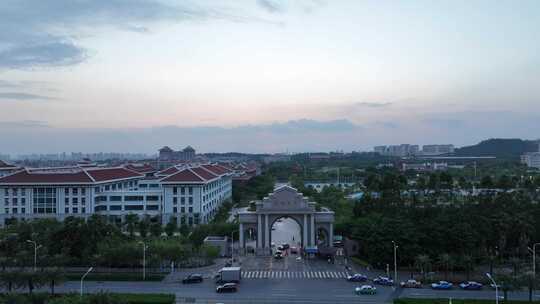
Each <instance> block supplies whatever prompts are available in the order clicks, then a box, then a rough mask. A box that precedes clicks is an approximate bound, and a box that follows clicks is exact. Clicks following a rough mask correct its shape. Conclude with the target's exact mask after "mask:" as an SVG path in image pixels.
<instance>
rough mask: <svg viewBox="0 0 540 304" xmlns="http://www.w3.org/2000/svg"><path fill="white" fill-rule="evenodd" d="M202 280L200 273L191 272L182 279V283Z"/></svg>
mask: <svg viewBox="0 0 540 304" xmlns="http://www.w3.org/2000/svg"><path fill="white" fill-rule="evenodd" d="M202 281H203V276H202V274H198V273H192V274H190V275H188V276H187V277H185V278H184V279H183V280H182V284H189V283H201V282H202Z"/></svg>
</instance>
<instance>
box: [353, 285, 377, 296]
mask: <svg viewBox="0 0 540 304" xmlns="http://www.w3.org/2000/svg"><path fill="white" fill-rule="evenodd" d="M354 292H355V293H356V294H357V295H361V294H370V295H373V294H376V293H377V288H376V287H375V286H371V285H362V286H361V287H356V288H355V289H354Z"/></svg>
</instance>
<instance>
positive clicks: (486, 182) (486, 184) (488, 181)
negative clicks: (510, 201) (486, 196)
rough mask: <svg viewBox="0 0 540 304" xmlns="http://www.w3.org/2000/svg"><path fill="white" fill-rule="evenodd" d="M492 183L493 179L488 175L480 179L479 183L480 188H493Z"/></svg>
mask: <svg viewBox="0 0 540 304" xmlns="http://www.w3.org/2000/svg"><path fill="white" fill-rule="evenodd" d="M493 186H494V183H493V179H492V178H491V176H489V175H485V176H484V177H482V180H481V181H480V187H482V188H493Z"/></svg>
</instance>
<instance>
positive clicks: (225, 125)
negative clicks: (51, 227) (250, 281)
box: [0, 0, 540, 155]
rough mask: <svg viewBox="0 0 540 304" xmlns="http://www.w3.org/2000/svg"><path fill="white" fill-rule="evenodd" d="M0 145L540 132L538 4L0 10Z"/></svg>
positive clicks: (258, 1)
mask: <svg viewBox="0 0 540 304" xmlns="http://www.w3.org/2000/svg"><path fill="white" fill-rule="evenodd" d="M0 27H1V28H2V29H4V30H3V31H2V32H1V33H0V109H1V110H0V143H1V144H0V154H13V155H16V154H31V153H33V152H38V153H60V152H63V151H83V152H98V151H118V152H142V153H153V152H155V149H156V148H159V147H162V146H164V145H174V144H175V143H177V146H176V147H180V146H182V145H187V144H191V145H193V146H194V147H196V148H197V150H198V151H201V152H229V151H235V152H237V151H238V152H250V153H251V152H253V153H261V152H266V153H275V152H284V151H290V152H302V151H308V152H309V151H334V150H344V151H352V150H356V151H359V150H361V151H369V150H371V149H372V147H373V146H377V145H393V144H401V143H415V144H419V145H423V144H444V143H452V144H454V145H455V146H456V147H460V146H465V145H471V144H475V143H477V142H479V141H481V140H484V139H488V138H524V139H537V138H538V137H540V136H539V135H538V133H537V132H538V122H539V121H540V100H539V99H540V79H539V78H538V75H540V40H539V39H538V37H537V36H538V34H537V29H538V28H540V2H538V1H532V0H524V1H519V2H515V1H497V2H493V1H487V0H478V1H436V2H435V1H423V0H417V1H399V2H398V1H385V0H383V1H380V0H377V1H376V0H367V1H355V0H349V1H345V0H344V1H327V0H298V1H288V0H238V1H236V0H235V1H225V0H201V1H196V2H194V1H173V0H93V1H90V0H87V1H79V2H77V4H76V5H73V2H72V1H70V0H53V1H47V2H42V1H35V0H19V1H4V2H2V3H0Z"/></svg>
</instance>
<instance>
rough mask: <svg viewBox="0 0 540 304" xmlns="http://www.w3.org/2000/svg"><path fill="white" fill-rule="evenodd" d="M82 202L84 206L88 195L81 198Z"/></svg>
mask: <svg viewBox="0 0 540 304" xmlns="http://www.w3.org/2000/svg"><path fill="white" fill-rule="evenodd" d="M81 204H82V205H83V206H84V205H85V204H86V197H83V198H81Z"/></svg>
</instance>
